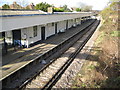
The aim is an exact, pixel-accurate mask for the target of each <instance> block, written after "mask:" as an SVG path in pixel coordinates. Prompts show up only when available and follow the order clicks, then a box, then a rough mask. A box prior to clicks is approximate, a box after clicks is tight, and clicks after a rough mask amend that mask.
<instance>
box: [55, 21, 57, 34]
mask: <svg viewBox="0 0 120 90" xmlns="http://www.w3.org/2000/svg"><path fill="white" fill-rule="evenodd" d="M55 34H57V23H55Z"/></svg>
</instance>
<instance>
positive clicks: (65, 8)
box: [61, 5, 71, 12]
mask: <svg viewBox="0 0 120 90" xmlns="http://www.w3.org/2000/svg"><path fill="white" fill-rule="evenodd" d="M61 8H62V9H63V10H64V12H71V10H70V9H69V8H68V6H67V5H63V7H61Z"/></svg>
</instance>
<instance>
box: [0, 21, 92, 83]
mask: <svg viewBox="0 0 120 90" xmlns="http://www.w3.org/2000/svg"><path fill="white" fill-rule="evenodd" d="M92 22H93V20H90V21H86V22H84V23H83V24H81V25H79V26H77V27H75V28H70V29H68V30H66V32H65V33H60V34H57V35H55V36H52V37H49V38H48V39H47V40H44V41H43V42H40V43H39V44H37V45H35V46H32V47H30V48H24V49H20V50H18V51H12V52H10V53H8V54H7V55H5V56H3V57H2V62H3V65H2V66H1V67H0V71H1V72H2V77H0V81H1V80H3V79H4V78H6V77H8V76H9V75H11V74H12V73H14V72H16V71H17V70H19V69H20V68H22V67H24V66H25V65H27V64H28V63H30V62H32V61H33V60H34V59H35V58H36V57H40V56H42V55H44V53H46V52H48V51H50V50H51V49H53V48H55V47H56V46H58V45H59V44H60V43H61V42H63V41H65V40H66V39H68V38H70V37H71V36H72V35H73V34H75V33H77V32H80V31H81V30H83V29H84V28H85V27H87V26H89V25H90V24H91V23H92Z"/></svg>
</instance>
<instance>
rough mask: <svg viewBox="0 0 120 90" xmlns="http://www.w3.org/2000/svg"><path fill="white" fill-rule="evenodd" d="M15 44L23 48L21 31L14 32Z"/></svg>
mask: <svg viewBox="0 0 120 90" xmlns="http://www.w3.org/2000/svg"><path fill="white" fill-rule="evenodd" d="M12 34H13V44H14V45H19V46H21V30H20V29H19V30H13V31H12Z"/></svg>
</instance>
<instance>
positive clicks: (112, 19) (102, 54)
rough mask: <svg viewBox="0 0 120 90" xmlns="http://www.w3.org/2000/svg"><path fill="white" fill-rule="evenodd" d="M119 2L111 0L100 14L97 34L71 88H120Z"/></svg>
mask: <svg viewBox="0 0 120 90" xmlns="http://www.w3.org/2000/svg"><path fill="white" fill-rule="evenodd" d="M118 5H120V2H112V3H111V4H110V5H109V6H108V7H107V8H105V9H104V10H103V11H102V12H101V13H100V15H101V16H102V26H101V27H100V29H99V36H98V38H97V40H96V42H95V44H94V47H93V48H92V51H91V54H90V55H89V57H88V58H87V60H86V62H85V64H84V65H83V67H82V69H81V70H80V72H79V73H78V74H77V76H76V77H75V78H74V79H73V84H72V86H71V87H72V88H120V61H119V59H120V56H119V52H120V50H119V49H120V48H119V45H120V41H119V40H120V31H119V29H120V28H119V25H118V22H119V21H120V17H118V15H119V14H120V12H118V11H117V9H118Z"/></svg>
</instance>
